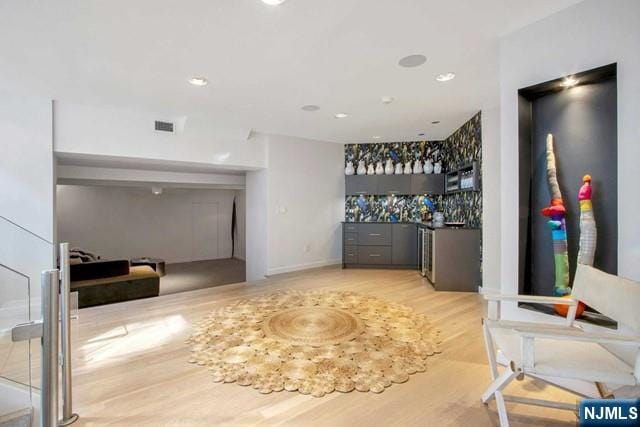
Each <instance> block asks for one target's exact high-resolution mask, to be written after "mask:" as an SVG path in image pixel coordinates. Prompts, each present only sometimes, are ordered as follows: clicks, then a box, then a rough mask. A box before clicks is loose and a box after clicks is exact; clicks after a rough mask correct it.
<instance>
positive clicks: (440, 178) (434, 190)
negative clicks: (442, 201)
mask: <svg viewBox="0 0 640 427" xmlns="http://www.w3.org/2000/svg"><path fill="white" fill-rule="evenodd" d="M444 175H445V174H443V173H438V174H419V175H411V194H444Z"/></svg>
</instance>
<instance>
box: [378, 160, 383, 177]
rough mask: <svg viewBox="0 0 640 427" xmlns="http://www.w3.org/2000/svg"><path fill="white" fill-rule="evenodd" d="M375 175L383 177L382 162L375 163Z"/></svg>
mask: <svg viewBox="0 0 640 427" xmlns="http://www.w3.org/2000/svg"><path fill="white" fill-rule="evenodd" d="M376 175H384V168H383V167H382V162H378V163H376Z"/></svg>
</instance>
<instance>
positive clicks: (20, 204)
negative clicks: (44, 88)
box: [0, 92, 55, 425]
mask: <svg viewBox="0 0 640 427" xmlns="http://www.w3.org/2000/svg"><path fill="white" fill-rule="evenodd" d="M51 114H52V108H51V100H48V99H37V98H28V97H25V96H22V95H20V96H15V95H11V94H8V93H5V92H0V153H1V155H0V340H2V341H6V340H8V339H9V338H8V335H7V334H8V331H9V328H10V327H12V326H13V325H15V324H17V323H22V322H25V321H28V320H35V319H39V318H40V317H41V316H40V273H41V271H42V270H45V269H50V268H52V267H53V244H52V241H53V236H54V225H53V210H54V198H53V186H54V182H55V180H54V167H53V140H52V115H51ZM12 270H16V271H18V272H20V273H22V274H24V275H25V276H27V278H28V279H26V278H25V277H23V276H21V275H20V274H18V273H16V272H13V271H12ZM29 295H30V301H28V296H29ZM26 362H27V361H25V365H24V366H25V369H27V366H28V364H27V363H26ZM34 374H35V376H36V377H37V376H38V374H37V373H34ZM0 389H1V390H0V396H2V398H0V414H5V413H7V412H8V411H10V410H11V409H13V410H15V409H16V408H21V407H22V408H24V407H29V406H31V403H30V401H29V395H28V394H27V393H25V392H24V390H23V389H22V388H19V387H13V386H9V385H8V383H0ZM34 398H36V399H37V393H36V396H34ZM36 406H37V405H36ZM37 412H38V411H37V409H36V416H37ZM34 425H35V422H34Z"/></svg>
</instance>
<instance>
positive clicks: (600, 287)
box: [482, 265, 640, 427]
mask: <svg viewBox="0 0 640 427" xmlns="http://www.w3.org/2000/svg"><path fill="white" fill-rule="evenodd" d="M485 298H486V299H487V300H488V302H489V303H488V304H489V306H488V312H489V313H490V314H489V316H488V318H486V319H483V333H484V339H485V344H486V349H487V356H488V358H489V367H490V369H491V377H492V379H493V381H492V383H491V384H490V385H489V388H487V390H486V391H485V392H484V394H483V395H482V402H483V403H485V404H488V402H489V401H491V400H492V399H493V398H495V400H496V405H497V409H498V416H499V418H500V425H501V426H503V427H506V426H508V425H509V421H508V419H507V409H506V405H505V401H512V402H517V403H523V404H529V405H538V406H546V407H551V408H557V409H567V410H572V411H575V410H576V406H575V405H571V404H566V403H562V402H552V401H548V400H541V399H532V398H525V397H518V396H509V395H505V394H504V393H503V392H502V390H504V388H505V387H506V386H507V385H509V383H511V381H513V380H514V379H518V380H521V379H523V378H524V376H525V375H530V376H532V377H535V378H537V379H542V380H543V381H544V380H545V379H554V380H557V379H560V381H562V379H565V380H567V379H569V380H580V381H588V382H592V383H595V385H596V386H597V389H598V390H599V391H600V393H601V394H604V393H605V391H606V390H607V389H608V387H607V385H611V386H613V385H619V386H631V387H637V386H638V385H640V351H639V348H640V283H636V282H633V281H631V280H627V279H623V278H621V277H618V276H614V275H611V274H607V273H604V272H602V271H600V270H597V269H595V268H593V267H589V266H586V265H579V266H578V269H577V271H576V276H575V280H574V285H573V289H572V292H571V298H555V297H540V296H527V295H486V296H485ZM503 301H518V302H532V303H542V304H564V305H567V306H569V314H568V316H567V321H566V323H565V324H563V325H553V324H544V323H533V322H514V321H507V320H501V319H500V303H501V302H503ZM578 301H582V302H584V303H585V304H587V305H588V306H590V307H592V308H594V309H596V310H598V311H599V312H600V313H602V314H604V315H606V316H608V317H610V318H612V319H614V320H616V321H617V322H618V329H621V327H624V330H629V331H630V333H629V335H621V334H620V333H619V331H612V332H610V333H609V332H607V333H590V332H585V331H584V330H583V329H582V328H580V327H578V326H577V325H576V324H575V323H574V321H575V315H576V309H577V306H578ZM620 350H622V351H623V352H625V351H626V355H627V357H624V358H621V357H619V356H620V355H621V354H622V353H621V352H620ZM629 355H630V356H631V360H629ZM498 365H503V366H504V370H503V371H502V373H500V372H499V370H498ZM554 382H555V381H554ZM576 394H578V395H579V396H580V393H578V392H576ZM581 397H584V395H582V396H581ZM603 397H604V396H603ZM608 397H614V396H613V395H611V394H610V393H609V396H608Z"/></svg>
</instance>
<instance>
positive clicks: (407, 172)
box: [404, 160, 411, 175]
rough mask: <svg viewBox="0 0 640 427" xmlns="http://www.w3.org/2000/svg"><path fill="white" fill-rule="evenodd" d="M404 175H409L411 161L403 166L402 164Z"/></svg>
mask: <svg viewBox="0 0 640 427" xmlns="http://www.w3.org/2000/svg"><path fill="white" fill-rule="evenodd" d="M404 174H405V175H411V160H409V161H408V162H405V164H404Z"/></svg>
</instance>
